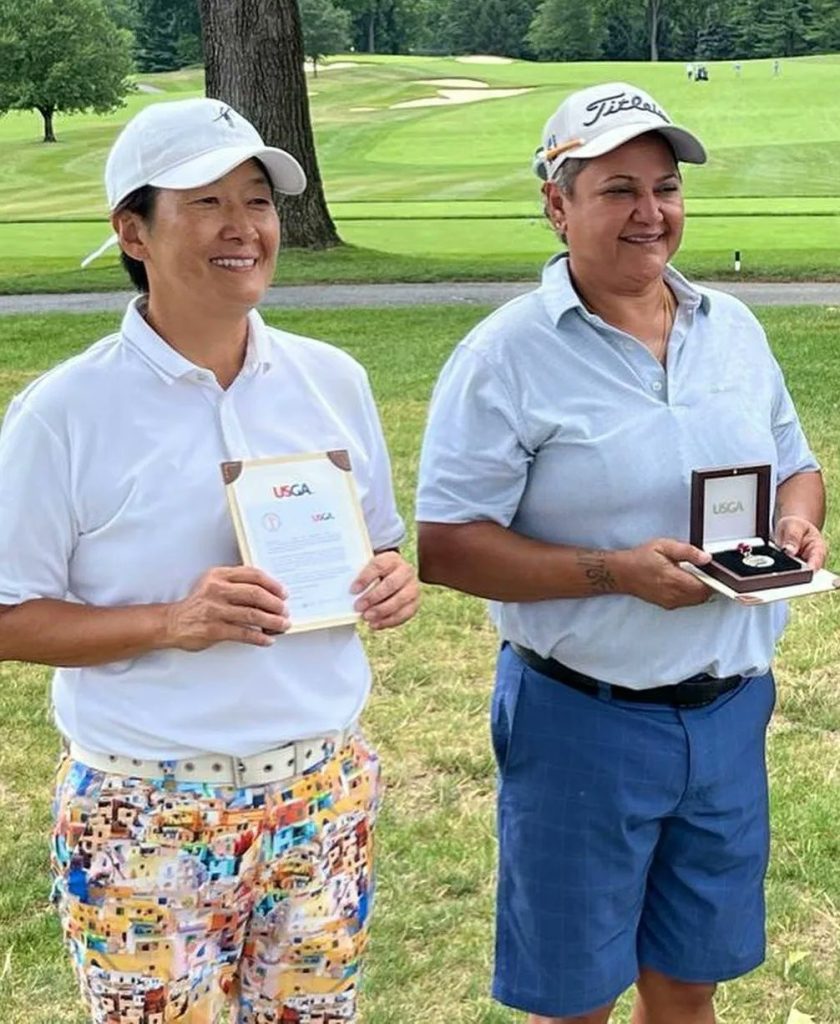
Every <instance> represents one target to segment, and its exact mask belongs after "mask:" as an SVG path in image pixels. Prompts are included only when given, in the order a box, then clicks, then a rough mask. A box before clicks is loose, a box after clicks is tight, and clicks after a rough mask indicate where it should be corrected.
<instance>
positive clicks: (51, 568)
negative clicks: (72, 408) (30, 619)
mask: <svg viewBox="0 0 840 1024" xmlns="http://www.w3.org/2000/svg"><path fill="white" fill-rule="evenodd" d="M74 523H75V516H74V514H73V511H72V507H71V501H70V467H69V464H68V459H67V453H66V451H65V449H64V446H63V445H62V443H61V441H60V440H59V439H58V438H57V437H56V436H55V434H54V433H53V432H52V431H51V430H50V428H49V427H48V426H47V424H46V423H45V422H44V421H43V420H42V419H41V418H40V417H39V416H37V415H36V414H35V413H33V412H30V411H29V410H27V408H26V406H25V405H24V403H23V402H21V401H20V400H19V399H15V400H13V401H12V403H11V405H10V406H9V410H8V412H7V414H6V418H5V420H4V422H3V428H2V431H0V524H2V529H0V604H3V605H14V604H22V603H23V602H24V601H30V600H33V599H35V598H42V597H51V598H58V599H60V600H61V599H64V598H65V597H66V596H67V580H68V565H69V561H70V557H71V555H72V553H73V548H74V545H75V533H76V531H75V525H74Z"/></svg>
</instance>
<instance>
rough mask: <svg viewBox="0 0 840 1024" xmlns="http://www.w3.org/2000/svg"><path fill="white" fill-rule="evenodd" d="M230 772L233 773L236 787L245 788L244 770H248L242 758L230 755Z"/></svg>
mask: <svg viewBox="0 0 840 1024" xmlns="http://www.w3.org/2000/svg"><path fill="white" fill-rule="evenodd" d="M230 765H231V772H232V774H233V784H234V786H235V787H236V788H237V789H246V788H247V783H246V781H245V772H247V771H248V766H247V765H246V764H245V762H244V761H243V760H242V758H241V757H232V758H231V759H230Z"/></svg>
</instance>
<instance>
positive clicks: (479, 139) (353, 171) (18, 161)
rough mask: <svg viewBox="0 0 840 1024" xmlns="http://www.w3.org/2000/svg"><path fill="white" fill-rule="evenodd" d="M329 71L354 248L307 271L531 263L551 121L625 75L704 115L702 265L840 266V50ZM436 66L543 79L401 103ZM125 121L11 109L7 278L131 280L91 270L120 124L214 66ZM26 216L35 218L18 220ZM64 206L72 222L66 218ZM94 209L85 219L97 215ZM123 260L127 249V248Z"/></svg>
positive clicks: (689, 254)
mask: <svg viewBox="0 0 840 1024" xmlns="http://www.w3.org/2000/svg"><path fill="white" fill-rule="evenodd" d="M351 59H352V60H354V61H356V64H355V65H354V66H353V67H346V68H339V69H335V70H324V71H323V72H322V73H321V74H320V75H319V76H318V78H317V79H314V78H312V77H311V76H310V78H309V85H310V97H311V104H312V113H313V118H314V123H315V129H316V137H317V144H318V154H319V160H320V164H321V168H322V171H323V174H324V179H325V182H326V190H327V194H328V198H329V201H330V204H331V208H332V210H333V214H334V216H335V218H336V220H337V222H338V225H339V228H340V231H341V234H342V237H343V238H344V240H345V241H347V242H348V243H350V245H351V248H349V249H347V250H345V251H343V252H341V253H340V254H334V253H326V254H321V255H319V256H316V257H315V258H312V257H310V256H308V255H304V256H300V257H298V256H296V255H295V256H291V257H290V258H289V260H288V269H289V275H290V276H289V277H287V279H291V280H300V281H329V280H386V279H392V280H395V279H401V280H429V279H431V280H436V279H446V278H450V279H451V278H457V277H460V278H473V279H475V278H479V279H492V278H498V277H500V276H507V277H515V278H531V277H533V276H534V274H535V272H536V268H537V266H538V264H539V262H540V261H541V259H542V258H543V257H544V256H545V255H546V254H547V253H548V252H550V251H551V250H552V248H553V239H552V238H551V236H550V234H549V232H548V231H547V230H545V228H544V227H543V226H542V224H541V221H540V216H539V209H540V208H539V203H538V182H537V180H536V178H535V177H533V175H532V174H531V172H530V158H531V155H532V154H533V151H534V149H535V148H536V146H537V144H538V142H539V137H540V132H541V129H542V125H543V123H544V122H545V120H546V118H547V117H548V116H549V114H551V112H552V111H553V109H554V108H555V107H556V105H557V103H558V102H559V100H560V99H561V98H562V97H563V96H564V95H566V94H567V93H568V92H569V91H570V90H572V89H575V88H578V87H581V86H585V85H590V84H593V83H595V82H598V81H604V80H615V79H625V80H629V81H631V82H634V83H637V84H639V85H641V86H643V87H645V88H648V89H650V90H651V91H652V92H653V94H654V96H655V97H656V98H657V99H658V100H659V101H660V102H661V103H663V104H664V106H665V107H666V109H668V111H669V113H670V114H671V115H672V117H674V118H675V120H677V121H678V122H680V123H683V124H685V125H686V126H687V127H689V128H691V129H693V130H695V131H696V132H697V133H698V134H699V135H700V136H701V138H702V139H703V140H704V142H705V143H706V145H707V148H708V150H709V153H710V160H709V163H708V164H707V165H705V166H703V167H692V166H688V167H686V168H685V178H686V194H687V196H688V207H689V211H690V214H691V215H692V221H691V223H690V230H689V232H688V235H687V238H686V242H685V247H684V253H683V260H684V266H685V269H687V270H688V271H689V272H691V273H694V274H702V275H704V276H718V277H719V276H723V275H725V274H726V273H727V272H728V271H729V269H730V267H731V263H732V253H733V251H734V250H735V249H736V248H737V249H740V250H741V251H742V253H743V254H744V262H743V268H742V276H744V277H748V276H749V277H769V278H791V279H796V278H798V279H804V278H810V277H821V278H832V277H835V278H836V277H837V276H838V274H840V270H838V268H840V122H838V120H837V118H836V117H835V116H834V113H833V109H832V107H831V105H830V104H829V103H827V102H825V99H824V98H825V97H827V96H831V95H835V94H836V93H837V91H838V89H840V60H838V58H837V57H822V58H805V59H799V60H790V61H784V62H783V65H782V74H781V76H780V77H779V78H773V77H772V74H771V67H772V62H771V61H761V60H759V61H746V62H743V74H742V77H740V78H736V77H735V74H734V71H733V69H732V65H731V64H730V63H721V64H712V65H709V69H710V75H711V80H710V81H709V82H708V83H694V82H688V81H687V80H686V77H685V73H684V70H683V65H682V64H649V63H637V64H621V63H618V64H599V63H591V64H535V63H530V62H527V61H513V62H511V63H509V64H501V65H500V64H467V63H463V62H461V61H458V60H457V59H453V58H427V57H404V56H398V57H372V56H369V55H356V56H354V57H352V58H351ZM434 79H472V80H476V81H480V82H483V83H485V84H486V85H487V86H489V87H490V88H492V89H510V88H520V89H528V90H529V91H528V92H525V93H523V94H520V95H517V96H511V97H507V98H495V99H487V100H484V101H482V102H479V103H470V104H461V105H454V106H432V107H415V108H395V107H394V106H393V105H394V104H397V103H401V102H405V101H406V100H414V99H419V98H424V97H426V98H428V97H434V96H436V95H437V88H436V87H435V86H434V85H429V84H424V82H426V81H428V80H434ZM143 81H144V82H145V83H146V84H150V85H153V86H154V87H155V88H158V89H160V90H162V92H161V93H160V94H146V93H134V94H132V95H131V96H130V97H129V98H128V101H127V105H126V107H125V108H123V109H121V110H119V111H117V112H116V113H114V114H112V115H108V116H106V117H93V116H89V115H77V116H73V117H59V118H58V119H57V122H56V132H57V135H58V138H59V142H58V143H57V144H56V145H52V146H45V145H44V144H42V143H41V142H40V141H39V138H40V124H39V121H40V119H39V117H38V115H34V114H30V113H19V112H16V113H12V114H9V115H7V116H6V117H4V118H2V119H0V156H2V160H0V290H2V291H6V292H9V291H14V290H19V291H32V290H37V289H39V288H44V289H48V290H68V289H71V288H80V289H95V288H103V287H104V288H113V287H118V286H120V284H121V283H122V278H121V276H120V275H118V274H116V273H114V270H113V265H111V268H110V269H109V268H108V267H107V266H105V269H102V268H96V269H94V268H91V269H90V270H89V271H87V272H85V273H80V272H79V271H78V260H79V258H80V257H81V256H82V255H84V254H86V253H87V252H88V251H90V250H91V249H92V248H94V247H95V246H96V244H98V241H99V240H100V238H102V237H104V234H105V231H106V228H105V223H104V218H105V208H104V201H103V195H102V186H101V174H102V169H103V167H104V162H105V156H106V154H107V151H108V148H109V146H110V145H111V142H112V141H113V139H114V136H115V134H116V132H117V130H118V128H119V126H120V125H121V124H123V123H124V122H125V121H126V120H127V119H128V117H129V116H131V115H132V114H133V113H135V112H136V111H137V110H139V109H140V108H141V107H142V106H144V105H146V104H147V103H150V102H154V101H156V100H160V99H167V98H169V99H178V98H182V97H184V96H190V95H200V94H201V90H202V87H203V82H202V75H201V72H200V71H196V70H191V71H184V72H177V73H175V74H171V75H157V76H149V77H147V78H144V79H143ZM21 221H24V222H27V223H19V222H21ZM56 221H65V222H68V223H64V224H61V225H58V224H56ZM88 221H89V222H91V223H86V222H88ZM112 264H113V261H112Z"/></svg>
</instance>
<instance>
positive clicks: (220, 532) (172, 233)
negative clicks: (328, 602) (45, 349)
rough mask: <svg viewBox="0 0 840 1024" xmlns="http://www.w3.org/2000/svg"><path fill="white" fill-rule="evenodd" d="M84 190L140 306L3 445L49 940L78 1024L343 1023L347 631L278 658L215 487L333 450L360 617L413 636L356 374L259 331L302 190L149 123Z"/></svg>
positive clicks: (243, 139) (284, 649)
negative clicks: (48, 723) (60, 938)
mask: <svg viewBox="0 0 840 1024" xmlns="http://www.w3.org/2000/svg"><path fill="white" fill-rule="evenodd" d="M105 182H106V188H107V193H108V201H109V204H110V208H111V211H112V213H111V222H112V225H113V228H114V232H115V235H114V239H113V240H115V241H118V242H119V245H120V248H121V250H122V258H123V261H124V263H125V264H126V266H127V268H128V271H129V273H130V275H131V277H132V280H133V281H134V282H135V284H136V285H137V287H138V289H139V291H140V292H141V294H140V296H139V297H138V298H137V299H135V300H134V301H133V302H132V303H131V304H130V305H129V307H128V310H127V312H126V314H125V317H124V319H123V322H122V326H121V327H120V329H119V331H118V332H117V333H115V334H113V335H111V336H110V337H107V338H103V339H102V340H101V341H100V342H98V343H97V344H96V345H94V346H93V347H91V348H89V349H88V350H87V351H86V352H84V353H82V354H81V355H79V356H77V357H76V358H74V359H71V360H69V361H68V362H66V363H63V364H62V365H61V366H59V367H56V368H55V369H53V370H52V371H50V372H49V373H47V374H45V375H44V376H43V377H41V378H40V379H39V380H37V381H35V382H34V383H33V384H32V385H30V387H28V388H27V389H26V390H25V391H23V392H22V393H21V394H20V395H18V396H17V398H15V399H14V400H13V402H12V404H11V406H10V408H9V412H8V414H7V417H6V420H5V422H4V425H3V430H2V433H1V434H0V512H1V513H2V520H3V533H2V538H1V539H0V659H16V660H21V661H31V662H39V663H42V664H46V665H54V666H57V671H56V673H55V677H54V684H53V701H54V706H55V715H56V720H57V724H58V726H59V729H60V730H61V732H62V733H63V734H64V736H65V737H66V739H67V743H68V753H67V755H66V756H65V757H64V759H63V761H62V763H61V766H60V769H59V774H58V780H57V788H56V795H55V804H54V808H55V831H54V835H53V868H54V873H55V898H56V902H57V905H58V909H59V912H60V915H61V920H62V925H63V929H64V935H65V939H66V942H67V946H68V948H69V950H70V953H71V956H72V960H73V964H74V967H75V969H76V972H77V974H78V978H79V982H80V985H81V990H82V993H83V996H84V998H85V1001H86V1003H87V1005H88V1007H89V1012H90V1019H91V1021H93V1022H95V1024H106V1022H107V1024H117V1022H125V1024H128V1022H142V1024H162V1022H163V1021H174V1020H179V1021H184V1022H189V1024H215V1022H218V1021H221V1019H222V1014H223V1011H224V1008H225V1006H226V1005H227V1004H228V1003H232V1004H233V1005H234V1007H235V1009H234V1011H233V1019H235V1020H236V1021H238V1022H239V1024H258V1022H259V1024H269V1022H280V1021H283V1022H287V1024H291V1022H298V1024H309V1022H315V1021H317V1022H318V1024H322V1022H325V1021H338V1020H341V1021H352V1020H354V1019H355V1006H356V993H357V983H358V970H359V958H360V956H361V953H362V950H363V947H364V945H365V938H366V934H367V926H368V921H369V916H370V911H371V905H372V896H373V874H372V863H371V858H372V843H371V830H372V827H373V824H374V818H375V814H376V806H377V800H378V767H377V759H376V754H375V752H374V751H373V750H372V749H371V748H370V746H368V745H367V743H366V742H365V740H364V738H363V736H362V735H361V733H360V732H359V730H358V727H357V725H356V723H357V720H358V716H359V714H360V713H361V711H362V709H363V707H364V704H365V701H366V698H367V694H368V689H369V685H370V672H369V668H368V664H367V661H366V659H365V655H364V651H363V648H362V645H361V641H360V639H359V637H358V636H357V634H356V632H355V630H354V628H353V627H352V626H345V627H337V628H329V629H321V630H316V631H312V632H303V633H297V634H291V635H288V636H284V635H283V634H284V633H285V632H286V631H287V630H288V628H289V626H290V619H289V612H288V609H287V605H286V598H287V594H286V591H285V589H284V586H283V581H282V580H277V579H273V578H271V577H269V576H268V575H266V574H265V573H264V572H261V571H259V570H257V569H255V568H249V567H245V566H242V565H240V564H239V557H238V554H237V547H236V541H235V535H234V532H233V528H232V525H231V522H230V518H229V514H228V510H227V507H226V503H225V495H224V491H223V487H222V485H221V475H220V471H219V465H220V463H221V462H223V461H226V460H230V459H240V458H243V457H246V458H254V457H269V456H275V455H281V454H287V453H295V452H307V451H315V450H332V449H337V448H346V449H348V450H349V453H350V458H351V462H352V464H353V467H354V470H355V475H356V482H357V485H358V489H359V497H360V501H361V505H362V509H363V512H364V517H365V520H366V523H367V528H368V531H369V533H370V537H371V541H372V544H373V548H374V551H376V552H377V554H376V555H375V556H374V557H373V559H372V560H371V562H370V563H369V565H368V566H367V567H366V568H365V569H364V571H363V572H362V573H361V574H360V576H359V577H358V579H357V580H356V583H355V584H354V586H353V590H354V592H356V593H360V594H361V592H362V591H363V590H364V591H365V593H364V596H361V597H359V599H358V601H357V603H356V608H357V610H358V611H359V612H360V613H361V615H362V617H363V618H364V619H365V620H366V621H367V622H368V623H369V625H370V626H371V627H372V628H374V629H383V628H386V627H390V626H397V625H399V624H401V623H403V622H405V621H406V620H407V619H409V618H410V617H411V616H412V615H413V613H414V611H415V609H416V606H417V595H418V590H417V582H416V579H415V577H414V573H413V571H412V570H411V568H410V567H409V566H408V564H407V563H406V562H405V561H404V560H403V559H402V558H401V557H400V555H399V554H398V553H397V550H396V547H397V545H398V544H399V542H400V540H401V538H402V535H403V524H402V522H401V520H400V517H399V515H398V513H397V510H396V507H395V504H394V498H393V493H392V487H391V480H390V473H389V464H388V455H387V452H386V450H385V445H384V442H383V438H382V433H381V430H380V426H379V421H378V417H377V414H376V410H375V407H374V404H373V400H372V397H371V393H370V388H369V386H368V383H367V378H366V376H365V374H364V371H363V370H362V369H361V367H360V366H358V364H356V363H355V362H354V361H353V360H352V359H351V358H350V357H348V356H347V355H345V354H343V353H342V352H340V351H338V350H336V349H333V348H331V347H330V346H328V345H324V344H322V343H320V342H316V341H312V340H309V339H307V338H302V337H297V336H295V335H292V334H288V333H286V332H284V331H280V330H274V329H272V328H269V327H266V325H265V324H264V323H263V322H262V320H261V318H260V316H259V315H258V314H257V313H256V312H255V311H254V306H255V305H256V304H257V303H258V302H259V300H260V298H261V297H262V295H263V294H264V292H265V290H266V288H267V287H268V284H269V282H270V281H271V278H272V274H273V271H274V264H275V259H276V256H277V247H278V242H279V225H278V218H277V212H276V209H275V206H274V202H273V190H278V191H281V192H287V193H299V192H301V191H302V190H303V189H304V187H305V184H306V181H305V178H304V174H303V171H302V170H301V168H300V166H299V165H298V163H297V161H295V160H294V159H293V158H292V157H291V156H290V155H289V154H288V153H285V152H283V151H282V150H279V149H273V148H271V147H268V146H266V145H265V144H264V143H263V141H262V139H260V137H259V135H258V133H257V131H256V130H255V129H254V128H253V127H252V126H251V125H250V124H249V123H248V122H247V121H246V120H245V119H244V118H242V117H241V116H240V115H239V114H237V113H236V112H235V111H233V110H231V109H230V108H229V107H227V106H225V105H224V104H221V103H219V102H216V101H212V100H204V99H200V100H186V101H183V102H175V103H160V104H154V105H152V106H149V107H147V108H146V109H145V110H144V111H143V112H142V113H140V114H138V115H137V116H136V117H135V118H134V119H133V120H132V121H131V122H130V123H129V124H128V126H127V127H126V128H125V130H124V131H123V133H122V134H121V135H120V137H119V138H118V139H117V141H116V143H115V144H114V146H113V148H112V150H111V153H110V156H109V158H108V163H107V167H106V172H105ZM107 244H110V242H109V243H106V246H107ZM106 246H103V249H104V248H105V247H106ZM366 588H369V589H366ZM225 1019H227V1018H225Z"/></svg>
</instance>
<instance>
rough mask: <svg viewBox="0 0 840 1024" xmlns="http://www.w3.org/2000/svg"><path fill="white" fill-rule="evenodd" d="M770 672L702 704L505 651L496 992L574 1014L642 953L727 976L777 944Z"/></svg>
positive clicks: (500, 681)
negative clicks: (771, 900) (618, 691)
mask: <svg viewBox="0 0 840 1024" xmlns="http://www.w3.org/2000/svg"><path fill="white" fill-rule="evenodd" d="M774 700H775V689H774V683H773V676H772V674H770V673H768V674H767V675H764V676H756V677H753V678H751V679H746V680H744V681H743V682H742V683H741V685H740V686H738V687H737V688H736V689H735V690H732V691H730V692H729V693H726V694H723V695H722V696H721V697H719V698H718V699H717V700H716V701H714V702H713V703H711V704H708V705H706V706H705V707H701V708H673V707H669V706H666V705H661V704H637V703H629V702H625V701H621V700H613V699H611V698H610V697H609V696H608V695H607V693H606V691H605V693H604V694H602V695H599V696H590V695H588V694H585V693H580V692H579V691H577V690H573V689H571V688H570V687H568V686H564V685H563V683H561V682H558V681H556V680H554V679H550V678H548V677H547V676H544V675H542V674H541V673H539V672H536V671H535V670H534V669H532V668H529V667H528V666H527V665H525V663H524V662H523V661H522V660H521V659H520V658H519V657H518V656H517V655H516V654H515V653H514V651H513V650H511V648H510V647H509V646H507V645H505V646H504V647H503V648H502V651H501V653H500V655H499V663H498V671H497V677H496V688H495V692H494V696H493V709H492V723H491V727H492V738H493V746H494V750H495V754H496V760H497V764H498V769H499V792H498V831H499V880H498V898H497V908H496V958H495V971H494V978H493V995H494V997H495V998H496V999H498V1000H499V1002H502V1003H504V1004H505V1005H507V1006H511V1007H514V1008H516V1009H519V1010H525V1011H527V1012H529V1013H535V1014H541V1015H544V1016H547V1017H565V1016H574V1015H577V1014H583V1013H588V1012H591V1011H593V1010H596V1009H598V1008H600V1007H602V1006H605V1005H607V1004H608V1003H611V1002H612V1001H613V1000H615V999H616V998H617V997H618V996H619V995H620V994H621V992H623V991H624V989H626V988H628V987H629V986H630V985H631V984H632V983H633V982H634V981H635V979H636V978H637V976H638V973H639V969H640V968H642V967H647V968H652V969H654V970H657V971H661V972H662V973H663V974H665V975H667V976H669V977H671V978H675V979H677V980H680V981H687V982H716V981H724V980H726V979H728V978H734V977H737V976H738V975H741V974H745V973H746V972H747V971H750V970H752V969H753V968H754V967H756V966H758V964H760V963H761V962H762V960H763V959H764V876H765V872H766V870H767V861H768V854H769V827H768V804H767V772H766V767H765V756H764V749H765V734H766V730H767V724H768V722H769V719H770V715H771V713H772V710H773V704H774Z"/></svg>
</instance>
